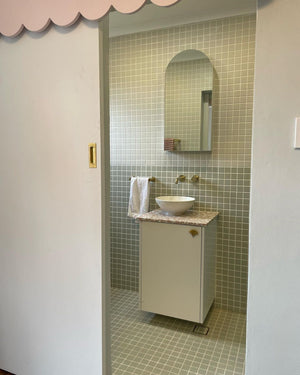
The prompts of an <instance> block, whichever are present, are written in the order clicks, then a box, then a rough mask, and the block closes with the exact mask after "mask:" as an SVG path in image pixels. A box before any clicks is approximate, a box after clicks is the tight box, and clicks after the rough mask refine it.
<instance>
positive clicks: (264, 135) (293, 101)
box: [246, 0, 300, 375]
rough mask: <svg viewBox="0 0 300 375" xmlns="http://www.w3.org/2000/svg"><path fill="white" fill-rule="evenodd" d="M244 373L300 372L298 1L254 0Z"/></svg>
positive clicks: (299, 50) (299, 35)
mask: <svg viewBox="0 0 300 375" xmlns="http://www.w3.org/2000/svg"><path fill="white" fill-rule="evenodd" d="M258 3H259V7H258V23H257V48H256V80H255V86H256V87H255V106H254V128H253V170H252V192H251V225H250V268H249V297H248V329H247V372H246V373H247V375H283V374H284V375H295V374H299V373H300V339H299V337H300V299H299V292H300V278H299V274H300V271H299V270H300V225H299V223H300V150H294V149H293V137H294V118H295V117H296V116H300V95H299V92H300V73H299V72H300V71H299V67H300V49H299V44H300V23H299V14H300V1H299V0H285V1H283V0H259V1H258Z"/></svg>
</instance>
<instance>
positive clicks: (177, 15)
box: [109, 0, 256, 37]
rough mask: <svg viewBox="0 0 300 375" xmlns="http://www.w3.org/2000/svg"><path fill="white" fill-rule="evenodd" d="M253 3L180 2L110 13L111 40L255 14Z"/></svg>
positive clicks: (251, 0) (253, 0)
mask: <svg viewBox="0 0 300 375" xmlns="http://www.w3.org/2000/svg"><path fill="white" fill-rule="evenodd" d="M255 11H256V0H180V1H179V2H178V3H177V4H175V5H172V6H170V7H159V6H156V5H154V4H149V5H145V6H144V7H143V8H142V9H141V10H139V11H138V12H136V13H134V14H130V15H128V14H121V13H118V12H111V13H110V17H109V18H110V27H109V31H110V37H114V36H118V35H125V34H131V33H136V32H140V31H147V30H155V29H161V28H165V27H170V26H175V25H184V24H187V23H194V22H199V21H204V20H210V19H216V18H223V17H229V16H234V15H238V14H247V13H254V12H255Z"/></svg>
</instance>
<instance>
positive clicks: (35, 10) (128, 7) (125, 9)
mask: <svg viewBox="0 0 300 375" xmlns="http://www.w3.org/2000/svg"><path fill="white" fill-rule="evenodd" d="M151 1H152V3H153V4H156V5H159V6H169V5H172V4H175V3H177V1H179V0H151ZM145 2H146V0H0V33H1V34H3V35H5V36H10V37H14V36H17V35H18V34H19V33H20V32H21V31H22V30H23V28H24V27H25V28H26V29H27V30H30V31H43V30H45V29H46V27H47V26H48V25H49V24H50V22H53V23H55V24H56V25H58V26H70V25H72V24H73V23H74V22H75V21H76V20H77V19H78V17H79V16H80V15H82V16H83V17H84V18H87V19H88V20H93V21H94V20H98V19H100V18H101V17H103V16H104V15H105V14H106V13H107V12H108V11H109V9H110V8H111V7H114V8H115V9H116V10H118V11H119V12H121V13H133V12H135V11H137V10H138V9H139V8H141V7H142V6H143V5H144V3H145Z"/></svg>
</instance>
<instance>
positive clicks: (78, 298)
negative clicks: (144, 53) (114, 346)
mask: <svg viewBox="0 0 300 375" xmlns="http://www.w3.org/2000/svg"><path fill="white" fill-rule="evenodd" d="M98 32H99V31H98V24H97V23H87V22H81V23H79V24H78V25H76V26H74V27H72V28H70V29H68V30H62V29H59V28H54V27H52V28H50V29H49V30H48V31H47V32H44V33H43V34H39V35H38V34H30V33H28V32H25V33H24V34H23V35H22V36H21V37H20V38H18V39H17V40H9V39H5V38H1V39H0V178H1V183H0V267H1V268H0V300H1V305H0V368H3V369H6V370H9V371H11V372H13V373H17V374H18V375H54V374H55V375H57V374H66V375H76V374H80V375H82V374H90V375H96V374H97V375H99V374H100V373H101V331H102V328H101V256H100V255H101V254H100V247H101V242H100V228H101V221H100V168H98V169H89V168H88V153H87V150H88V149H87V145H88V143H89V142H98V144H99V141H100V110H99V102H100V98H99V35H98ZM99 154H100V153H98V158H99ZM99 161H100V158H99Z"/></svg>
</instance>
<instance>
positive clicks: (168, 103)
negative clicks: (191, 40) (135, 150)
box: [164, 50, 213, 151]
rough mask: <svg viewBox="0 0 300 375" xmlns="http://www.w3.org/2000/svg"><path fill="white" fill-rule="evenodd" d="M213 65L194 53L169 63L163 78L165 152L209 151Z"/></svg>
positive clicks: (204, 56)
mask: <svg viewBox="0 0 300 375" xmlns="http://www.w3.org/2000/svg"><path fill="white" fill-rule="evenodd" d="M212 92H213V66H212V64H211V62H210V60H209V58H208V57H207V56H206V55H205V54H204V53H202V52H200V51H197V50H186V51H183V52H181V53H179V54H178V55H176V56H175V57H174V58H173V59H172V60H171V62H170V63H169V65H168V67H167V70H166V76H165V133H164V138H165V139H164V150H165V151H211V130H212V129H211V128H212Z"/></svg>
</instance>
